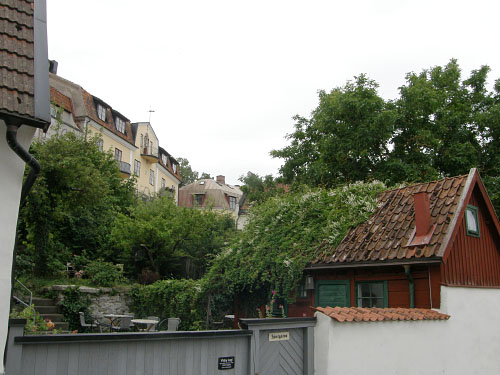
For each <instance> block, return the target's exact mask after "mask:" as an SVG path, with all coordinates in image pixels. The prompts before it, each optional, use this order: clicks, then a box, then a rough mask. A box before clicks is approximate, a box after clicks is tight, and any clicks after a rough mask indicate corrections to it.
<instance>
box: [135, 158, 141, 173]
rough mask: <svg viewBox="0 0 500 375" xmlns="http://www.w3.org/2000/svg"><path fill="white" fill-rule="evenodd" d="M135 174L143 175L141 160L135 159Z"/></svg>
mask: <svg viewBox="0 0 500 375" xmlns="http://www.w3.org/2000/svg"><path fill="white" fill-rule="evenodd" d="M134 174H135V175H136V176H137V177H139V176H140V175H141V162H140V161H139V160H137V159H134Z"/></svg>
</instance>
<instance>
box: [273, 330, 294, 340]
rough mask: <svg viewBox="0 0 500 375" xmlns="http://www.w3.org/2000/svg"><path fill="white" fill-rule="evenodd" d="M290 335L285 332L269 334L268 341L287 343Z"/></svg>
mask: <svg viewBox="0 0 500 375" xmlns="http://www.w3.org/2000/svg"><path fill="white" fill-rule="evenodd" d="M288 340H290V334H289V333H288V331H287V332H271V333H269V341H288Z"/></svg>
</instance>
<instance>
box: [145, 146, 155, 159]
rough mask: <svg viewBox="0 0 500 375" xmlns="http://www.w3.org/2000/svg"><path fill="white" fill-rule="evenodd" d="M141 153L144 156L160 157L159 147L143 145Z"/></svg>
mask: <svg viewBox="0 0 500 375" xmlns="http://www.w3.org/2000/svg"><path fill="white" fill-rule="evenodd" d="M141 155H142V156H144V157H149V158H155V159H158V149H157V148H154V147H150V146H148V147H141Z"/></svg>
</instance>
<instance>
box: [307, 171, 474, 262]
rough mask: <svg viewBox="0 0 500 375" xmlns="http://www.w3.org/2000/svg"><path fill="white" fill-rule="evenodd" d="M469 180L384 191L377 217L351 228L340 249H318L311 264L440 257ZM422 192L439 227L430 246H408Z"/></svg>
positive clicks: (455, 180)
mask: <svg viewBox="0 0 500 375" xmlns="http://www.w3.org/2000/svg"><path fill="white" fill-rule="evenodd" d="M466 181H467V175H464V176H457V177H451V178H446V179H444V180H440V181H433V182H429V183H423V184H417V185H412V186H407V187H403V188H400V189H394V190H388V191H385V192H382V193H381V194H380V195H379V196H378V203H379V208H378V209H377V210H376V211H375V212H374V214H373V215H372V216H371V217H370V218H369V219H368V220H367V221H366V222H365V223H362V224H360V225H358V226H357V227H356V228H352V229H350V230H349V232H348V233H347V235H346V236H345V237H344V239H343V240H342V241H341V243H340V244H339V245H338V246H337V248H332V247H330V246H328V247H327V246H325V247H321V248H320V249H318V250H321V251H318V254H320V255H319V256H318V257H317V258H316V259H315V260H314V261H313V262H312V265H313V266H314V265H319V264H321V263H328V264H332V263H349V262H365V261H370V262H382V261H389V260H394V259H408V260H411V259H413V258H421V257H426V258H431V257H436V256H438V251H439V249H440V246H441V244H442V243H443V241H444V239H445V237H446V234H447V231H448V229H449V223H450V222H451V219H452V216H453V214H454V213H455V212H456V210H457V205H458V203H459V200H460V194H462V192H463V191H464V186H465V183H466ZM419 191H423V192H427V193H428V194H429V197H430V212H431V225H434V224H436V228H435V230H434V233H433V234H432V236H431V238H430V241H429V242H428V244H427V245H420V246H413V247H407V246H406V245H407V244H408V242H409V240H410V238H411V236H412V235H413V232H414V228H415V217H414V216H415V213H414V208H413V195H414V194H415V193H416V192H419Z"/></svg>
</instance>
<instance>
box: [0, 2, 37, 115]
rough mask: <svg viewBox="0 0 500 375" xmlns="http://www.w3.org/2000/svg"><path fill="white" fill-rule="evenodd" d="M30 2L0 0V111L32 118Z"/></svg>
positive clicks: (32, 60) (32, 36) (31, 17)
mask: <svg viewBox="0 0 500 375" xmlns="http://www.w3.org/2000/svg"><path fill="white" fill-rule="evenodd" d="M32 5H33V4H32V2H31V1H27V0H22V1H21V0H3V1H1V2H0V111H5V112H7V113H10V114H15V115H20V116H28V117H34V115H35V113H34V71H33V70H34V55H33V53H34V52H33V51H34V29H33V24H34V18H33V8H32Z"/></svg>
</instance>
